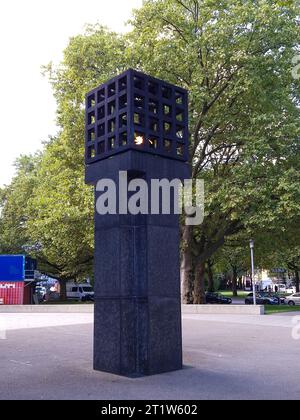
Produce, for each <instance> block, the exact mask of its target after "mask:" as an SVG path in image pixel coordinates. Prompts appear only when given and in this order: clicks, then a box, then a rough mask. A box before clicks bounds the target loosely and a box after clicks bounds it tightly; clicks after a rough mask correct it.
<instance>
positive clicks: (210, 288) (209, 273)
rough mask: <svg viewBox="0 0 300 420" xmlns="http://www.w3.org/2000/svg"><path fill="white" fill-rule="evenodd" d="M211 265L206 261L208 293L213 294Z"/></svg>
mask: <svg viewBox="0 0 300 420" xmlns="http://www.w3.org/2000/svg"><path fill="white" fill-rule="evenodd" d="M212 268H213V263H212V262H211V261H210V260H208V262H207V274H208V291H209V292H211V293H213V292H214V291H215V285H214V273H213V270H212Z"/></svg>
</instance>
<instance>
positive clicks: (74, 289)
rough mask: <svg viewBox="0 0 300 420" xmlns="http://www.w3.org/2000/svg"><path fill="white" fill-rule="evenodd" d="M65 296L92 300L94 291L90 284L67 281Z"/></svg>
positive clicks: (84, 300)
mask: <svg viewBox="0 0 300 420" xmlns="http://www.w3.org/2000/svg"><path fill="white" fill-rule="evenodd" d="M67 298H68V299H74V300H80V301H82V302H87V301H93V300H94V291H93V288H92V287H91V285H90V284H88V283H83V284H76V283H67Z"/></svg>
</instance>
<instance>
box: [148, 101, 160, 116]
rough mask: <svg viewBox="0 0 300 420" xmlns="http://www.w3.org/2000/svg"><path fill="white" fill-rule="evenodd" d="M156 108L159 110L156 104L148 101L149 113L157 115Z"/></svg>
mask: <svg viewBox="0 0 300 420" xmlns="http://www.w3.org/2000/svg"><path fill="white" fill-rule="evenodd" d="M158 108H159V105H158V102H157V101H153V100H152V99H150V101H149V112H151V113H152V114H156V115H157V114H158Z"/></svg>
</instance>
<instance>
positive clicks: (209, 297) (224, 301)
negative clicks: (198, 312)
mask: <svg viewBox="0 0 300 420" xmlns="http://www.w3.org/2000/svg"><path fill="white" fill-rule="evenodd" d="M205 296H206V303H211V304H218V305H230V304H231V303H232V299H230V298H227V297H226V296H223V295H221V294H220V293H206V295H205Z"/></svg>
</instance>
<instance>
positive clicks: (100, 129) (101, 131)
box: [97, 123, 105, 138]
mask: <svg viewBox="0 0 300 420" xmlns="http://www.w3.org/2000/svg"><path fill="white" fill-rule="evenodd" d="M104 135H105V123H102V124H99V125H98V128H97V137H98V138H99V137H103V136H104Z"/></svg>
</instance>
